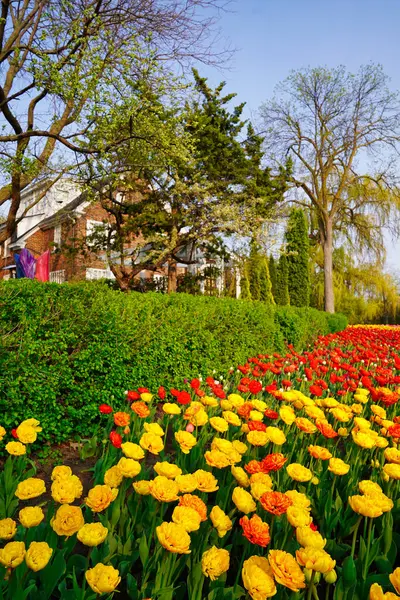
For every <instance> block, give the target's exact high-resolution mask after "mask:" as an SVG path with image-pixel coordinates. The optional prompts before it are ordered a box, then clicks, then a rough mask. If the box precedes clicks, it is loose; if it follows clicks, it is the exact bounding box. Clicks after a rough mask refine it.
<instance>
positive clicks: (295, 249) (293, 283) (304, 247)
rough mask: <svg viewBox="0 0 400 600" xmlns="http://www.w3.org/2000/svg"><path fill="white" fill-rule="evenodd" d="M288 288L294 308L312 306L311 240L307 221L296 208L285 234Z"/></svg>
mask: <svg viewBox="0 0 400 600" xmlns="http://www.w3.org/2000/svg"><path fill="white" fill-rule="evenodd" d="M285 239H286V251H287V266H288V273H289V279H288V288H289V298H290V304H291V305H292V306H308V305H309V304H310V273H309V265H308V261H309V239H308V232H307V221H306V217H305V214H304V211H303V210H302V209H301V208H294V209H293V210H292V211H291V213H290V217H289V223H288V226H287V229H286V232H285Z"/></svg>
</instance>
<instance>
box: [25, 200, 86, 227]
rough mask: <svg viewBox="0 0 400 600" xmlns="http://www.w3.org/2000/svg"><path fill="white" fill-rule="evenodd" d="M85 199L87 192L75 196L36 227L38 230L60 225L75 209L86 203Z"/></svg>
mask: <svg viewBox="0 0 400 600" xmlns="http://www.w3.org/2000/svg"><path fill="white" fill-rule="evenodd" d="M87 197H88V194H87V192H82V193H81V194H79V195H78V196H76V198H74V199H73V200H71V202H68V204H66V205H65V206H63V207H62V208H60V210H58V211H57V212H55V213H54V214H53V215H50V217H46V218H45V219H43V220H42V221H40V222H39V223H38V225H37V226H38V227H39V228H40V229H48V228H49V227H52V226H53V225H58V223H60V222H61V221H65V220H66V219H67V218H68V217H69V216H71V214H73V213H74V212H75V211H76V209H77V208H79V206H81V205H82V204H84V203H85V202H86V201H87Z"/></svg>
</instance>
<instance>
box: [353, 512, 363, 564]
mask: <svg viewBox="0 0 400 600" xmlns="http://www.w3.org/2000/svg"><path fill="white" fill-rule="evenodd" d="M361 521H362V517H359V518H358V521H357V523H356V526H355V529H354V532H353V542H352V544H351V558H354V552H355V549H356V541H357V533H358V528H359V527H360V523H361Z"/></svg>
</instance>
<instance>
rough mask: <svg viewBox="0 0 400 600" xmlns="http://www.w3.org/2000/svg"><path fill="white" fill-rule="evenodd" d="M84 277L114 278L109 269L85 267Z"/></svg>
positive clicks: (91, 278)
mask: <svg viewBox="0 0 400 600" xmlns="http://www.w3.org/2000/svg"><path fill="white" fill-rule="evenodd" d="M86 279H90V280H93V279H115V277H114V273H113V272H112V271H111V269H86Z"/></svg>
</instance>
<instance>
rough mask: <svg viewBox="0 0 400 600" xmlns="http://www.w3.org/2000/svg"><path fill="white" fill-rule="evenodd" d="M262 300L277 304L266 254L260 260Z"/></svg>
mask: <svg viewBox="0 0 400 600" xmlns="http://www.w3.org/2000/svg"><path fill="white" fill-rule="evenodd" d="M260 300H262V301H263V302H267V303H268V304H275V300H274V296H273V294H272V285H271V279H270V275H269V268H268V260H267V257H266V256H262V257H261V261H260Z"/></svg>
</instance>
